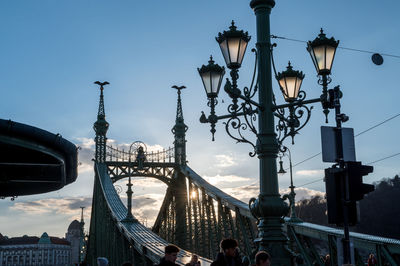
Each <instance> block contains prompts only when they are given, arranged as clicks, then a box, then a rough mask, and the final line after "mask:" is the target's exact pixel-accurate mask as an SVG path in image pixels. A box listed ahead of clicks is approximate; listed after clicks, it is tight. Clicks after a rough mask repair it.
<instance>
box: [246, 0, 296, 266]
mask: <svg viewBox="0 0 400 266" xmlns="http://www.w3.org/2000/svg"><path fill="white" fill-rule="evenodd" d="M274 5H275V1H274V0H252V1H251V2H250V6H251V8H252V9H253V10H254V13H255V16H256V24H257V43H256V47H257V53H258V62H257V64H258V86H259V103H260V105H261V106H262V107H264V108H263V110H260V112H259V116H258V118H259V119H258V122H259V124H258V125H259V133H258V135H257V146H256V147H257V155H258V158H259V161H260V194H259V196H258V199H257V200H256V201H255V202H254V203H253V204H252V212H253V213H254V214H255V215H256V216H257V217H258V218H259V224H258V230H259V234H258V238H257V239H256V240H255V241H256V242H257V243H258V244H259V250H266V251H268V252H269V253H270V254H271V256H272V258H273V263H274V265H290V264H291V261H290V254H289V252H288V250H287V242H288V239H287V237H286V235H285V234H284V233H283V228H282V223H283V221H282V219H281V217H282V216H284V215H285V214H286V213H287V211H288V205H287V204H286V203H285V202H284V201H283V200H282V198H281V197H280V194H279V186H278V175H277V169H276V157H277V154H278V148H279V146H278V142H277V139H276V134H275V128H274V115H273V112H272V107H273V102H272V100H273V99H272V72H271V70H272V69H271V55H270V48H271V41H270V22H269V16H270V13H271V9H272V8H273V7H274Z"/></svg>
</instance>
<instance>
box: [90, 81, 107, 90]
mask: <svg viewBox="0 0 400 266" xmlns="http://www.w3.org/2000/svg"><path fill="white" fill-rule="evenodd" d="M94 84H97V85H99V86H100V90H102V91H103V90H104V88H103V86H105V85H108V84H110V83H109V82H108V81H104V82H100V81H95V82H94Z"/></svg>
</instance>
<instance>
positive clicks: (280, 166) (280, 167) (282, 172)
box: [278, 158, 286, 175]
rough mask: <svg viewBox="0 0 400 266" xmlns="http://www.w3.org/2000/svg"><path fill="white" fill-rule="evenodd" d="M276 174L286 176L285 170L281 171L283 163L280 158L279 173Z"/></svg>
mask: <svg viewBox="0 0 400 266" xmlns="http://www.w3.org/2000/svg"><path fill="white" fill-rule="evenodd" d="M278 174H281V175H283V174H286V171H285V169H283V161H282V158H280V160H279V171H278Z"/></svg>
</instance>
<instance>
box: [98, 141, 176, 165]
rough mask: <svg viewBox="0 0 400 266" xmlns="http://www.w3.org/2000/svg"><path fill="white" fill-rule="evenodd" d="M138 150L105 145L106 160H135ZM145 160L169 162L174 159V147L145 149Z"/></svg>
mask: <svg viewBox="0 0 400 266" xmlns="http://www.w3.org/2000/svg"><path fill="white" fill-rule="evenodd" d="M138 154H139V153H138V150H137V149H135V150H133V151H131V152H129V150H128V151H126V150H125V149H123V148H121V147H118V146H111V145H107V146H106V158H107V160H108V161H122V162H128V161H129V160H131V161H132V162H133V161H136V160H137V156H138ZM144 156H145V161H146V162H159V163H162V162H164V163H165V162H169V163H173V162H174V161H175V149H174V147H168V149H162V150H158V151H148V152H147V151H145V152H144Z"/></svg>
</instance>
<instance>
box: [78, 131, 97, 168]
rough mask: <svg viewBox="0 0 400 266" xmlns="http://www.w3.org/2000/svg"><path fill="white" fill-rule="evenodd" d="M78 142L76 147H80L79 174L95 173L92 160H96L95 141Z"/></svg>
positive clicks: (80, 140)
mask: <svg viewBox="0 0 400 266" xmlns="http://www.w3.org/2000/svg"><path fill="white" fill-rule="evenodd" d="M77 140H78V143H76V145H78V146H79V147H80V149H79V151H78V161H79V166H78V171H79V173H80V174H81V173H85V172H90V171H93V162H92V159H93V158H94V147H95V142H94V140H93V139H89V138H77Z"/></svg>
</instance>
